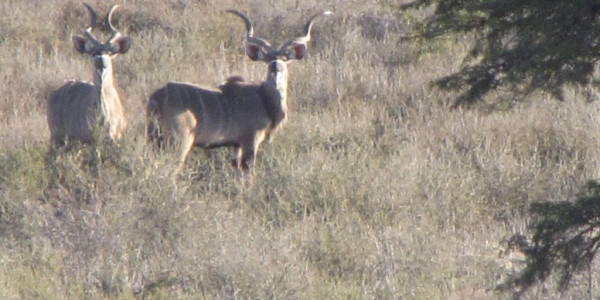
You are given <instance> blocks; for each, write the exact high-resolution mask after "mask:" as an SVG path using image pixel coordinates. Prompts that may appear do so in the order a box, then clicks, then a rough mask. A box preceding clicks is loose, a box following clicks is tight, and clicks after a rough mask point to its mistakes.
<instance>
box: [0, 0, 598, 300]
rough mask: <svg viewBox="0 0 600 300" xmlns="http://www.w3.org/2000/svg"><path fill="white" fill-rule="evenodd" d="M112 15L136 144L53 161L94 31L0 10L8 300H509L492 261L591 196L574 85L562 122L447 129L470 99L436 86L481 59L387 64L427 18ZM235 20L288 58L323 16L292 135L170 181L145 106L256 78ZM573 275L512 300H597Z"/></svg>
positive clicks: (36, 9) (381, 11) (465, 46)
mask: <svg viewBox="0 0 600 300" xmlns="http://www.w3.org/2000/svg"><path fill="white" fill-rule="evenodd" d="M91 4H92V5H94V7H95V8H96V9H97V10H98V11H104V12H106V11H107V10H108V9H109V7H110V6H111V5H112V4H113V3H108V2H105V1H92V3H91ZM121 4H122V6H121V7H120V8H119V10H118V11H116V12H115V15H114V18H113V22H114V23H115V27H117V28H119V29H120V30H121V31H122V32H123V33H124V34H128V35H130V36H132V38H133V45H132V48H131V49H130V53H128V55H123V56H121V57H119V58H118V60H117V61H116V62H115V72H116V74H115V76H116V80H118V86H119V88H120V92H121V96H122V99H123V100H124V105H125V108H126V112H127V115H128V118H129V121H130V127H129V129H128V131H127V132H126V135H125V136H126V138H125V139H124V140H123V141H122V142H121V143H120V144H118V145H111V144H102V143H99V144H97V145H92V146H81V145H74V146H73V147H72V149H70V150H68V151H67V150H64V151H57V152H56V153H50V152H49V151H48V143H49V132H48V129H47V124H46V118H45V107H46V104H45V97H46V95H47V94H48V92H49V91H51V90H53V89H55V88H57V87H59V86H60V85H61V84H62V83H63V82H64V81H65V80H67V79H72V78H75V79H84V80H88V81H89V80H91V79H92V74H91V72H92V71H91V70H92V66H91V63H92V62H91V61H90V60H89V58H87V57H84V56H81V55H80V54H78V53H77V52H76V51H75V50H74V49H73V46H72V43H71V36H72V35H73V34H77V33H79V32H80V30H82V29H83V28H84V27H85V26H86V25H87V22H88V21H89V20H88V14H87V11H86V9H85V7H84V6H83V5H81V3H79V2H75V1H58V0H49V1H13V0H8V1H2V2H0V11H2V12H5V13H4V14H3V17H2V18H0V50H1V51H2V53H3V55H1V56H0V91H1V92H2V93H1V94H2V95H3V97H2V98H0V140H2V143H1V144H0V298H1V299H135V298H145V299H232V298H235V299H265V298H267V299H270V298H280V299H503V298H508V297H511V296H513V294H511V293H506V292H504V291H502V290H499V289H496V287H497V286H499V285H501V284H503V283H505V284H510V283H511V282H518V281H511V280H513V279H514V278H518V275H519V274H521V273H520V272H521V271H522V270H527V268H526V267H527V262H528V261H531V260H530V256H527V252H526V253H524V254H525V255H523V254H522V253H520V252H506V251H505V250H506V247H505V244H504V243H503V241H506V240H509V241H517V239H512V240H511V239H510V238H511V237H512V236H514V235H515V234H524V237H525V238H524V239H523V240H522V241H523V243H521V244H518V245H522V246H523V247H522V248H519V249H524V250H526V249H530V248H528V247H531V245H535V244H531V243H535V242H536V241H537V240H535V239H532V238H529V237H527V236H526V235H525V234H526V233H527V228H528V226H529V225H530V224H533V225H535V224H538V223H539V222H538V221H540V222H541V221H543V220H545V219H544V216H545V214H540V215H536V214H534V215H533V217H532V216H531V215H530V212H531V209H534V208H535V207H542V208H543V207H544V206H535V205H534V206H532V204H533V203H537V202H540V201H542V200H544V201H548V202H550V203H555V204H556V205H561V202H560V201H564V200H565V199H574V198H575V199H577V196H582V197H583V196H584V195H588V196H589V195H592V196H593V195H596V194H594V193H591V194H584V195H581V194H578V193H579V191H580V187H581V186H583V185H584V184H585V183H586V182H588V179H589V178H598V177H599V174H598V170H600V160H599V159H598V158H599V157H600V147H599V146H600V138H599V137H600V135H599V134H598V133H599V132H600V123H598V121H597V119H598V118H597V116H596V114H597V111H598V109H599V107H598V105H599V104H598V103H597V102H585V101H581V99H583V98H585V97H586V95H587V91H586V90H585V89H582V88H580V87H577V86H570V85H566V86H565V87H564V88H563V98H564V101H563V102H562V103H558V102H556V101H554V100H553V99H551V96H550V95H548V94H547V93H543V92H531V93H529V94H528V95H527V96H526V97H527V98H528V99H530V100H534V101H527V102H523V103H518V104H517V105H515V106H514V107H513V109H512V110H511V111H510V112H490V111H487V110H485V109H480V108H479V107H476V108H475V109H472V110H464V109H463V108H461V107H459V108H458V109H455V110H450V109H449V108H448V106H446V105H445V103H448V101H450V100H452V99H456V97H457V96H459V95H460V91H450V92H448V91H445V90H439V89H436V88H433V87H431V86H430V85H429V83H430V82H431V81H432V80H435V79H436V78H440V77H443V76H445V75H447V74H452V73H454V72H457V71H460V70H461V64H462V62H461V61H460V60H459V59H457V57H458V58H460V57H464V56H465V55H467V54H468V53H470V50H471V43H472V42H473V41H475V40H476V39H474V37H473V36H471V35H460V36H459V35H457V36H456V38H455V39H453V40H446V41H439V43H438V44H436V45H434V47H431V44H430V45H429V46H427V47H428V48H427V49H424V48H423V47H425V46H423V45H421V44H419V43H417V42H418V41H416V40H402V41H401V42H398V41H399V40H401V38H402V37H405V36H406V34H407V32H409V31H410V29H411V28H412V26H414V21H415V20H421V19H424V18H426V17H427V16H429V14H430V13H431V12H430V11H428V10H427V9H423V10H421V11H416V12H411V13H406V12H402V11H400V10H398V7H397V5H395V4H394V5H392V4H390V2H389V1H370V2H368V3H367V2H360V1H359V2H355V1H343V2H340V1H325V2H323V1H320V2H316V1H300V2H299V1H291V0H283V1H278V2H274V1H270V0H265V1H263V0H243V1H231V0H225V1H219V2H218V3H217V2H211V1H180V0H173V1H124V2H123V3H121ZM229 8H236V9H240V10H243V11H247V12H248V15H249V16H250V18H252V19H253V20H254V22H255V34H256V35H257V36H263V37H265V38H269V39H274V40H277V41H280V42H281V41H285V40H286V39H287V38H288V37H290V36H294V35H296V34H297V33H299V32H300V31H301V27H302V25H303V23H304V22H305V18H306V17H308V16H310V15H311V14H312V13H314V12H315V10H316V9H331V10H332V11H334V12H335V15H334V16H332V17H331V18H327V19H323V20H320V21H322V22H319V23H318V24H315V26H314V28H313V40H312V41H311V42H310V44H309V49H308V51H309V56H308V59H306V60H305V61H302V62H297V63H296V64H294V65H290V82H289V85H290V94H289V97H290V102H289V106H290V107H289V110H290V114H289V120H288V121H287V123H286V124H284V126H283V128H281V130H280V131H279V132H278V134H277V135H276V136H274V137H273V139H272V141H271V142H270V143H268V144H266V145H264V146H263V147H261V150H260V151H259V153H258V155H257V161H256V165H255V169H254V175H253V176H245V175H241V174H239V173H238V172H237V171H236V170H234V169H233V168H232V167H231V165H230V163H229V161H230V158H231V153H230V150H227V149H222V150H212V151H201V150H195V151H194V152H193V153H192V154H191V155H190V156H189V157H188V159H189V163H188V164H186V167H185V169H184V170H183V171H182V172H181V174H179V175H178V176H173V175H172V171H173V170H174V168H175V167H176V166H177V165H176V163H175V161H176V157H175V155H171V154H169V153H158V152H156V151H154V149H153V148H152V147H149V146H148V144H147V141H146V137H145V111H144V104H145V101H146V99H147V96H148V95H149V94H150V93H151V92H152V91H153V90H154V89H156V88H158V87H160V86H161V85H163V84H164V83H165V82H166V81H168V80H176V81H188V82H194V83H197V84H201V85H205V86H215V85H216V84H218V83H220V82H222V81H224V80H225V79H226V78H227V77H228V76H230V75H242V76H243V77H245V78H246V80H249V81H251V80H261V79H263V77H264V73H265V69H264V68H265V66H264V65H263V64H260V63H254V62H251V61H250V60H249V59H247V57H245V56H244V55H243V54H244V47H243V40H244V31H245V30H244V26H243V24H241V22H239V20H238V19H235V18H234V17H233V16H230V15H228V14H225V13H223V11H224V10H225V9H229ZM104 34H106V35H107V34H108V33H107V32H105V33H104ZM99 35H100V34H97V35H96V36H97V37H99ZM499 96H501V95H496V94H493V93H492V94H491V95H490V97H492V98H493V97H499ZM492 100H494V99H492ZM562 205H565V204H562ZM570 205H572V206H574V207H578V206H579V204H578V202H577V201H572V204H570ZM550 208H551V206H550V204H548V209H550ZM535 211H538V212H543V211H544V210H542V209H538V210H534V212H535ZM551 211H553V212H554V216H556V217H557V218H561V215H560V214H559V212H560V211H561V210H551ZM539 224H544V223H543V222H542V223H539ZM564 227H565V229H569V228H576V227H567V226H564ZM535 228H536V227H535V226H534V227H533V229H534V233H535ZM562 234H563V232H561V231H555V234H554V236H557V237H563V236H562ZM575 234H576V233H575ZM569 237H570V235H565V236H564V239H565V241H567V240H568V239H569ZM592 238H593V236H592ZM588 257H589V256H588ZM590 258H591V257H590ZM584 262H591V264H589V265H587V264H586V265H585V267H584V270H585V269H587V272H583V273H580V272H572V273H571V274H570V277H569V279H570V280H569V282H570V285H569V287H570V288H569V289H566V290H564V291H562V292H561V294H558V292H557V291H556V290H555V289H553V288H551V287H550V288H549V286H548V285H549V284H550V283H551V282H552V281H551V280H558V281H557V282H563V281H561V274H560V273H558V274H554V273H552V272H549V273H543V276H547V279H551V280H548V281H547V282H542V283H541V284H535V285H530V286H528V288H526V289H523V290H522V293H521V294H519V297H521V298H523V299H540V298H550V299H552V298H559V297H560V298H565V299H581V298H584V297H586V298H598V297H599V296H600V289H598V284H600V281H599V279H598V278H597V276H588V275H589V274H595V273H597V272H598V265H597V263H595V262H594V261H593V260H591V259H588V260H587V261H584ZM554 266H559V267H560V266H561V265H551V267H554ZM524 267H525V269H524ZM536 276H537V275H536ZM507 286H509V288H512V287H515V286H516V287H517V288H518V287H520V286H519V285H513V286H510V285H507ZM509 290H510V291H512V289H509Z"/></svg>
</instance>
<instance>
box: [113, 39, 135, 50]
mask: <svg viewBox="0 0 600 300" xmlns="http://www.w3.org/2000/svg"><path fill="white" fill-rule="evenodd" d="M113 47H114V50H113V52H114V53H119V54H124V53H125V52H127V51H128V50H129V48H130V47H131V37H128V36H122V37H119V38H117V40H115V41H114V46H113Z"/></svg>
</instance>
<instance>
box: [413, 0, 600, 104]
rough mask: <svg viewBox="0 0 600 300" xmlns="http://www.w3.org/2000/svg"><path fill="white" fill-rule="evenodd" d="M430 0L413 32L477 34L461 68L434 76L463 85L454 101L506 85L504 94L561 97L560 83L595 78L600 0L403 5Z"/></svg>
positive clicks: (454, 86)
mask: <svg viewBox="0 0 600 300" xmlns="http://www.w3.org/2000/svg"><path fill="white" fill-rule="evenodd" d="M433 4H435V12H434V13H433V14H431V15H430V16H428V17H427V18H426V19H425V20H424V22H422V23H420V26H419V29H418V34H417V36H418V37H421V38H424V39H427V40H431V39H439V38H446V37H448V36H452V35H459V36H463V35H465V34H470V35H472V36H473V38H474V40H475V41H476V42H474V43H472V45H471V46H470V49H469V52H468V53H467V54H466V55H465V56H464V58H465V59H464V61H463V65H462V66H461V68H460V70H457V71H454V72H452V73H451V74H450V75H444V76H443V77H441V78H439V79H437V80H436V85H437V86H439V87H441V88H444V89H448V90H455V91H460V95H459V96H458V97H457V98H456V99H455V102H454V105H461V104H473V103H474V102H478V101H480V100H482V99H483V98H484V96H486V95H488V94H489V93H490V92H492V91H497V90H508V91H510V98H508V100H509V101H514V100H515V99H524V98H526V96H527V95H528V94H530V93H531V92H532V91H535V90H543V91H545V92H548V93H550V94H552V95H553V96H554V97H556V98H558V99H560V100H563V99H564V94H563V88H564V87H565V86H569V85H579V86H587V85H591V84H593V85H594V86H597V85H598V82H597V80H595V79H594V78H593V75H594V69H595V68H594V65H595V63H596V62H597V61H598V59H599V58H600V51H599V50H600V49H599V47H598V40H599V39H600V22H598V18H599V17H600V1H587V0H583V1H577V0H576V1H572V0H567V1H565V0H553V1H472V0H451V1H446V0H444V1H439V0H438V1H436V0H415V1H412V2H411V3H410V4H406V5H403V7H404V8H405V9H406V8H414V7H424V6H431V5H433ZM504 100H505V102H506V101H507V99H504Z"/></svg>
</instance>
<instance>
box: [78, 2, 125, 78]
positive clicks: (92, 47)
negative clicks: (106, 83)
mask: <svg viewBox="0 0 600 300" xmlns="http://www.w3.org/2000/svg"><path fill="white" fill-rule="evenodd" d="M83 4H84V5H85V7H87V9H88V10H89V12H90V18H91V20H90V26H89V27H87V28H86V29H84V30H83V35H84V36H79V35H75V36H73V45H74V46H75V49H76V50H77V51H79V52H80V53H83V54H89V55H91V56H92V57H93V58H94V67H95V70H96V72H95V73H96V74H97V76H99V77H100V78H103V77H104V74H107V73H111V71H112V62H111V59H112V57H113V56H115V55H117V54H123V53H125V52H127V50H129V47H130V46H131V38H130V37H128V36H121V33H119V31H118V30H116V29H115V27H114V26H113V24H112V22H111V16H112V14H113V12H114V11H115V9H116V8H117V7H118V5H114V6H113V7H112V8H111V9H110V11H109V12H108V13H107V14H106V24H107V25H108V27H109V29H110V31H111V33H112V36H111V37H110V38H109V39H108V40H107V41H106V42H104V43H102V42H100V41H99V40H98V39H97V38H96V37H95V36H94V35H93V34H92V30H93V29H94V28H96V20H97V19H98V15H97V14H96V11H94V9H93V8H92V6H91V5H89V4H87V3H83Z"/></svg>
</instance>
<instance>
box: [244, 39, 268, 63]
mask: <svg viewBox="0 0 600 300" xmlns="http://www.w3.org/2000/svg"><path fill="white" fill-rule="evenodd" d="M246 55H248V57H250V59H251V60H264V59H265V57H266V55H265V52H263V50H262V48H261V47H260V46H258V45H254V44H251V43H248V44H246Z"/></svg>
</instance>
